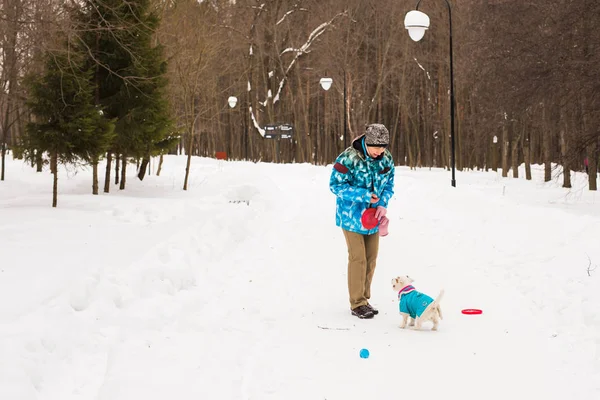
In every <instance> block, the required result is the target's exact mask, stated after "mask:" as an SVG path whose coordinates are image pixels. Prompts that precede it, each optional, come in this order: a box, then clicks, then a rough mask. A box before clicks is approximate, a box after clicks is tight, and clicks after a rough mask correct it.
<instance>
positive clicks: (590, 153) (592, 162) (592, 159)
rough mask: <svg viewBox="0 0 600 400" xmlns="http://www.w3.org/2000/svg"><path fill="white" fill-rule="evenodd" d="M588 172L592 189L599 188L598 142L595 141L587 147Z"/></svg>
mask: <svg viewBox="0 0 600 400" xmlns="http://www.w3.org/2000/svg"><path fill="white" fill-rule="evenodd" d="M587 161H588V166H587V172H588V182H589V188H590V190H598V183H597V178H598V143H593V144H591V145H589V146H588V148H587Z"/></svg>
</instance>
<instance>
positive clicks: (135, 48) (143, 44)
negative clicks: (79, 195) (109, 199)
mask: <svg viewBox="0 0 600 400" xmlns="http://www.w3.org/2000/svg"><path fill="white" fill-rule="evenodd" d="M150 6H151V4H150V1H148V0H134V1H129V2H122V1H117V0H88V1H87V2H86V3H85V5H84V8H83V11H82V13H81V15H80V17H79V20H80V21H81V24H82V26H85V29H82V31H86V33H85V34H84V35H83V37H82V41H83V46H84V47H86V48H87V49H89V53H90V54H91V55H92V57H90V59H89V60H88V61H89V63H90V65H94V69H95V79H94V80H95V84H96V86H97V99H96V101H97V103H98V104H100V105H101V106H102V107H103V108H104V109H105V110H106V113H107V116H108V117H110V118H115V119H116V121H117V122H116V127H115V132H116V133H117V136H116V138H115V140H114V142H113V143H112V146H111V147H112V151H113V152H115V153H117V154H120V155H121V162H122V168H121V182H120V189H124V188H125V177H126V167H127V160H128V158H129V157H133V158H137V159H140V158H141V159H142V164H141V166H140V171H139V174H138V177H139V178H140V179H143V177H144V175H145V171H146V167H147V164H148V160H149V158H150V157H151V156H153V155H158V154H162V153H164V152H166V151H167V150H168V148H170V147H171V146H172V145H173V144H174V143H175V142H176V141H177V138H171V137H170V136H169V134H170V129H171V123H172V121H171V119H170V115H169V111H170V109H169V106H168V103H167V100H166V99H167V97H166V85H167V80H166V75H165V73H166V62H165V61H164V59H163V55H162V48H161V46H159V45H153V44H152V41H153V38H154V35H155V31H156V29H157V27H158V25H159V18H158V17H157V15H156V14H154V13H152V12H151V10H150ZM110 167H111V166H110V160H109V161H108V163H107V173H106V182H105V189H104V190H105V191H108V187H109V183H108V182H109V180H110Z"/></svg>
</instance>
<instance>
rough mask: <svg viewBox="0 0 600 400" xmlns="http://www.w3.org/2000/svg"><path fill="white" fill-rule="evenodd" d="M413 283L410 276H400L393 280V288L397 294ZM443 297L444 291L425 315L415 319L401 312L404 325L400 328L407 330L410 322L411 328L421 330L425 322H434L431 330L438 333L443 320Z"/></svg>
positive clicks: (427, 309) (428, 307) (424, 312)
mask: <svg viewBox="0 0 600 400" xmlns="http://www.w3.org/2000/svg"><path fill="white" fill-rule="evenodd" d="M413 282H414V280H413V279H412V278H411V277H409V276H398V277H396V278H394V279H392V288H393V289H394V291H395V292H396V293H398V292H399V291H400V290H402V289H403V288H404V287H406V286H408V285H410V284H412V283H413ZM443 296H444V290H443V289H442V290H441V291H440V294H439V295H438V297H437V298H436V299H435V300H434V301H433V302H432V303H431V304H430V305H429V306H427V308H426V309H425V311H423V314H421V316H420V317H417V318H415V319H413V318H411V317H410V315H408V314H406V313H403V312H401V313H400V315H402V323H401V324H400V328H405V327H406V323H407V322H408V321H410V322H409V326H414V327H415V329H418V330H420V329H421V327H422V325H423V322H427V321H431V322H433V327H432V328H431V330H432V331H437V329H438V324H439V322H440V320H441V319H443V318H442V308H441V307H440V301H441V300H442V297H443Z"/></svg>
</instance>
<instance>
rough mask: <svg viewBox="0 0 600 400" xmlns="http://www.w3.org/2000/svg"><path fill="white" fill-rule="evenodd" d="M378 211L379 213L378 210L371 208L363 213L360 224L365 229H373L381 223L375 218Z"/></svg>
mask: <svg viewBox="0 0 600 400" xmlns="http://www.w3.org/2000/svg"><path fill="white" fill-rule="evenodd" d="M376 211H377V209H376V208H373V207H371V208H367V209H366V210H365V211H364V212H363V214H362V216H361V217H360V222H361V223H362V225H363V226H364V227H365V229H373V228H375V227H376V226H377V224H378V223H379V220H378V219H377V218H375V212H376Z"/></svg>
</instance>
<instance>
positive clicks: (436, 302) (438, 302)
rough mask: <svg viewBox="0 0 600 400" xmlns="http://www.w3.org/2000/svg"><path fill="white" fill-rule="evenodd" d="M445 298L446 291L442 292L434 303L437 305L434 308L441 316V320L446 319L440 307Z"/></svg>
mask: <svg viewBox="0 0 600 400" xmlns="http://www.w3.org/2000/svg"><path fill="white" fill-rule="evenodd" d="M443 297H444V289H442V290H440V294H438V296H437V297H436V298H435V300H434V301H433V302H434V304H435V306H434V307H435V308H436V309H437V311H438V314H439V315H440V319H444V317H442V307H440V302H441V301H442V298H443Z"/></svg>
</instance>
